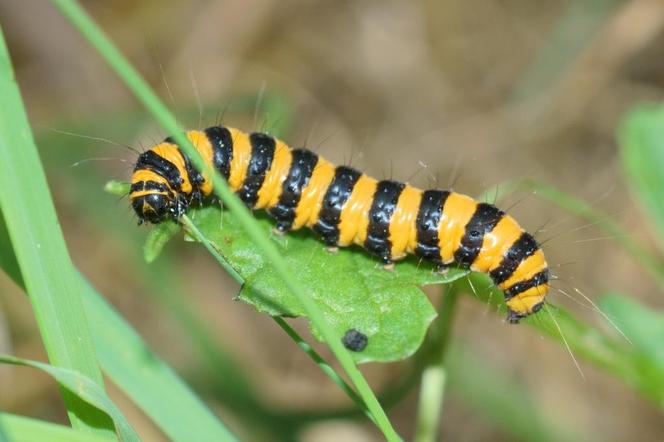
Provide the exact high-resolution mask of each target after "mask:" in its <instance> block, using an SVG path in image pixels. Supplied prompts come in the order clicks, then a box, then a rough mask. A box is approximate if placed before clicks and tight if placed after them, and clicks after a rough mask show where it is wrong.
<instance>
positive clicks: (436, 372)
mask: <svg viewBox="0 0 664 442" xmlns="http://www.w3.org/2000/svg"><path fill="white" fill-rule="evenodd" d="M458 298H459V293H458V291H457V290H455V289H454V286H453V285H451V286H446V290H445V295H444V296H443V301H442V302H441V305H440V309H439V312H438V314H439V316H440V320H439V321H438V324H437V327H436V329H435V330H434V331H433V332H432V339H431V341H430V344H429V346H428V348H429V349H430V353H429V354H428V355H427V356H426V362H425V368H424V370H423V372H422V382H421V385H420V398H419V401H418V411H417V421H416V422H417V423H416V427H415V438H414V441H415V442H434V441H436V440H438V429H439V428H440V418H441V411H442V407H443V399H444V397H445V385H446V380H447V368H446V367H445V355H446V353H447V351H446V350H447V344H448V342H449V338H450V334H451V329H452V321H453V318H454V310H455V307H456V304H457V300H458Z"/></svg>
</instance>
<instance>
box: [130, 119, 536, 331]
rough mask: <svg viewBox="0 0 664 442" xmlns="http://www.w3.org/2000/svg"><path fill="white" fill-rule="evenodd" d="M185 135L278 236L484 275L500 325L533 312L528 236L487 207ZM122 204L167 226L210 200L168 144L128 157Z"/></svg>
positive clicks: (222, 132) (246, 138) (231, 140)
mask: <svg viewBox="0 0 664 442" xmlns="http://www.w3.org/2000/svg"><path fill="white" fill-rule="evenodd" d="M186 135H187V137H188V138H189V140H191V142H192V144H193V145H194V146H195V147H196V149H197V150H198V152H199V153H200V154H201V156H202V157H203V158H204V160H205V161H206V163H207V164H209V165H212V166H214V168H215V169H216V170H218V171H219V172H220V173H221V174H222V175H223V177H224V178H225V179H226V180H227V182H228V184H229V186H230V188H231V189H232V190H233V191H234V192H236V193H237V195H238V196H239V197H240V198H241V199H242V201H244V202H245V203H246V204H247V206H248V207H250V208H251V209H266V210H267V211H268V213H269V214H270V215H271V216H272V217H273V218H274V219H275V220H276V221H277V229H278V230H279V231H281V232H285V231H288V230H296V229H299V228H301V227H303V226H306V227H309V228H311V229H313V230H314V231H315V232H317V233H318V234H320V236H321V237H322V239H323V241H324V242H325V243H326V244H327V245H329V246H341V247H344V246H348V245H350V244H358V245H360V246H362V247H364V248H365V249H366V250H367V251H368V252H370V253H371V254H373V255H375V256H377V257H378V258H380V259H381V260H382V261H383V262H384V263H385V264H391V263H392V262H393V261H396V260H399V259H402V258H404V257H405V256H406V255H408V254H414V255H416V256H418V257H421V258H422V259H425V260H427V261H430V262H432V263H433V264H434V265H436V266H441V267H442V266H445V265H447V264H450V263H452V262H456V263H457V264H459V265H461V266H465V267H469V268H470V269H471V270H473V271H478V272H485V273H488V274H489V275H490V276H491V278H492V279H493V281H494V282H495V284H496V285H497V286H498V287H500V289H501V290H503V292H504V294H505V300H506V303H507V306H508V310H509V315H508V321H509V322H511V323H516V322H518V321H519V319H521V318H523V317H525V316H527V315H529V314H531V313H534V312H537V311H538V310H540V309H541V308H542V306H543V305H544V298H545V296H546V294H547V292H548V290H549V285H548V283H549V270H548V266H547V263H546V260H545V259H544V253H543V252H542V250H541V249H540V247H539V245H538V244H537V241H536V240H535V239H534V238H533V236H532V235H530V234H529V233H527V232H525V231H524V230H523V229H522V228H521V227H520V226H519V224H517V222H516V221H515V220H514V218H512V217H511V216H509V215H507V214H506V213H505V212H503V211H501V210H500V209H498V208H496V207H495V206H494V205H492V204H488V203H480V202H477V201H475V200H474V199H472V198H470V197H468V196H466V195H462V194H459V193H456V192H452V191H447V190H420V189H417V188H415V187H412V186H410V185H408V184H404V183H400V182H398V181H392V180H382V181H378V180H376V179H374V178H371V177H369V176H367V175H365V174H362V173H361V172H359V171H357V170H355V169H353V168H351V167H347V166H335V165H333V164H331V163H330V162H328V161H327V160H325V159H324V158H322V157H320V156H318V155H317V154H315V153H314V152H312V151H310V150H307V149H291V148H290V147H289V146H287V145H286V144H285V143H283V142H282V141H280V140H278V139H275V138H273V137H271V136H269V135H266V134H263V133H252V134H247V133H245V132H242V131H239V130H237V129H233V128H227V127H221V126H214V127H210V128H207V129H205V130H203V131H200V130H192V131H189V132H187V134H186ZM131 183H132V184H131V190H130V194H129V198H130V200H131V204H132V206H133V208H134V210H135V211H136V214H137V215H138V217H139V220H140V222H144V221H149V222H151V223H155V224H157V223H160V222H162V221H164V220H166V219H175V220H177V219H178V218H179V217H180V216H181V215H182V214H184V213H185V212H186V211H187V209H188V207H189V205H190V204H191V203H192V202H194V201H201V200H202V199H203V198H204V197H207V196H209V195H211V194H212V182H211V180H210V179H209V177H207V176H205V174H204V173H200V172H198V171H197V170H196V169H195V168H194V167H193V166H192V164H191V162H190V161H189V159H188V158H187V156H186V155H185V154H184V153H183V152H182V151H181V150H180V148H179V147H178V146H177V144H175V143H174V141H172V139H170V138H167V139H166V140H164V141H163V142H162V143H160V144H158V145H156V146H154V147H152V148H151V149H150V150H148V151H146V152H144V153H142V154H141V155H140V156H139V157H138V161H137V162H136V166H135V168H134V173H133V176H132V179H131Z"/></svg>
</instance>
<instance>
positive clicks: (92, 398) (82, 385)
mask: <svg viewBox="0 0 664 442" xmlns="http://www.w3.org/2000/svg"><path fill="white" fill-rule="evenodd" d="M0 363H5V364H13V365H24V366H26V367H32V368H37V369H39V370H41V371H43V372H46V373H47V374H49V375H51V376H52V377H53V378H54V379H55V380H57V381H58V382H59V383H60V385H62V386H63V387H64V388H66V389H68V390H69V391H70V392H71V393H73V394H75V395H76V396H77V397H79V398H80V399H82V400H84V401H85V402H87V403H88V404H90V405H92V406H94V407H95V408H97V409H99V410H101V411H103V412H104V413H106V414H107V415H108V416H109V417H110V418H111V419H113V422H114V423H115V429H116V431H117V435H118V436H119V438H120V440H121V441H123V442H124V441H126V442H132V441H140V439H139V438H138V434H136V432H135V431H134V429H133V428H132V427H131V425H129V422H128V421H127V420H126V419H125V417H124V416H123V415H122V413H121V412H120V410H119V409H118V408H117V407H116V406H115V404H114V403H113V402H112V401H111V400H110V399H109V397H108V396H107V395H106V392H105V391H104V389H103V388H102V387H100V386H99V385H98V384H97V383H96V382H94V381H93V380H92V379H90V378H88V377H87V376H84V375H82V374H81V373H78V372H76V371H74V370H70V369H67V368H62V367H55V366H53V365H48V364H44V363H42V362H38V361H30V360H28V359H21V358H16V357H13V356H9V355H3V354H1V353H0Z"/></svg>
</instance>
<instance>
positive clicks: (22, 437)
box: [0, 413, 115, 442]
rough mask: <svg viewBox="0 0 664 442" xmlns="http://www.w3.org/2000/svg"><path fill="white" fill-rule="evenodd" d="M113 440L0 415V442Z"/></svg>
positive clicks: (14, 416) (60, 426)
mask: <svg viewBox="0 0 664 442" xmlns="http://www.w3.org/2000/svg"><path fill="white" fill-rule="evenodd" d="M111 440H115V439H112V438H107V437H104V436H100V435H97V434H91V433H84V432H82V431H77V430H74V429H72V428H70V427H65V426H64V425H57V424H52V423H50V422H46V421H42V420H38V419H31V418H29V417H23V416H16V415H13V414H8V413H0V442H5V441H7V442H9V441H11V442H43V441H48V442H108V441H111Z"/></svg>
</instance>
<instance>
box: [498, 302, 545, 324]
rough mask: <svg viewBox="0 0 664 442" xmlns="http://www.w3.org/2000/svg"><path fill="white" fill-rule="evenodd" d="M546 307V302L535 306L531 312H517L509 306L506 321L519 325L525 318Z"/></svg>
mask: <svg viewBox="0 0 664 442" xmlns="http://www.w3.org/2000/svg"><path fill="white" fill-rule="evenodd" d="M542 307H544V301H543V300H542V301H540V302H538V303H537V304H535V305H533V306H532V307H531V308H530V309H529V310H521V311H516V310H512V309H511V308H510V307H509V306H508V308H507V318H505V320H506V321H507V323H508V324H518V323H519V322H520V321H521V320H522V319H523V318H526V317H528V316H530V315H532V314H533V313H537V312H538V311H540V310H542Z"/></svg>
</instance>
